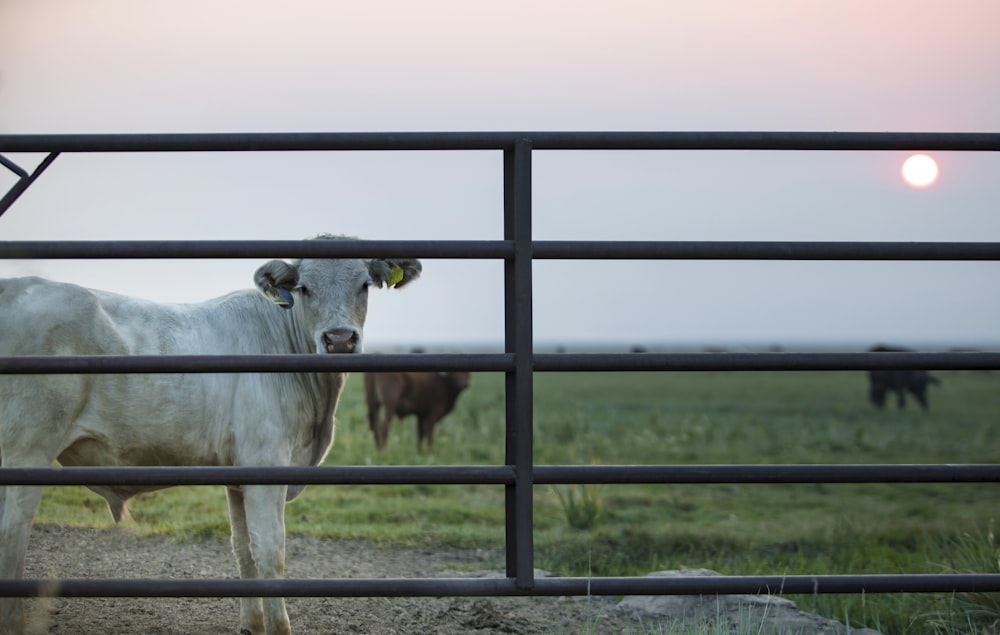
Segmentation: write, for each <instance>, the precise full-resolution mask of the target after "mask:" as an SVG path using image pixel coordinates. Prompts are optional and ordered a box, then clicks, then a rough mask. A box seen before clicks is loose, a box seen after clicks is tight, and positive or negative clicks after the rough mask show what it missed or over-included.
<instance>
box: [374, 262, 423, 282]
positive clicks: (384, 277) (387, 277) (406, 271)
mask: <svg viewBox="0 0 1000 635" xmlns="http://www.w3.org/2000/svg"><path fill="white" fill-rule="evenodd" d="M422 270H423V266H422V265H421V264H420V261H419V260H416V259H413V258H389V259H386V260H370V261H369V262H368V271H369V273H370V274H371V276H372V281H374V283H375V285H376V286H377V287H379V288H381V287H382V285H383V284H384V285H386V286H387V287H389V288H393V287H395V288H396V289H399V288H400V287H403V286H405V285H408V284H410V283H411V282H413V281H414V280H416V279H417V278H419V277H420V272H421V271H422Z"/></svg>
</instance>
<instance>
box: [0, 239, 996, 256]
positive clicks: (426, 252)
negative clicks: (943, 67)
mask: <svg viewBox="0 0 1000 635" xmlns="http://www.w3.org/2000/svg"><path fill="white" fill-rule="evenodd" d="M375 255H377V256H379V257H413V258H468V259H476V258H478V259H509V258H512V257H513V256H514V245H513V242H512V241H503V240H496V241H484V240H480V241H476V240H465V241H462V240H452V241H447V240H434V241H427V240H424V241H419V240H417V241H405V240H365V241H315V240H312V241H310V240H244V241H238V240H205V241H189V240H185V241H152V240H150V241H145V240H133V241H6V242H0V259H2V258H6V259H29V258H38V259H49V260H59V259H122V258H157V259H178V258H275V257H300V258H355V257H371V256H375ZM533 257H534V258H535V259H536V260H537V259H552V260H555V259H580V260H584V259H593V260H653V259H659V260H926V261H936V260H956V261H984V260H986V261H991V260H1000V243H971V242H970V243H963V242H958V243H954V242H952V243H935V242H905V243H904V242H787V241H782V242H768V241H544V240H543V241H535V242H534V243H533Z"/></svg>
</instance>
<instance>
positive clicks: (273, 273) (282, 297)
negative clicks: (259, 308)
mask: <svg viewBox="0 0 1000 635" xmlns="http://www.w3.org/2000/svg"><path fill="white" fill-rule="evenodd" d="M253 281H254V283H256V285H257V288H258V289H260V290H261V293H263V294H264V295H265V296H267V297H268V299H270V300H271V301H272V302H274V303H275V304H277V305H278V306H280V307H282V308H284V309H290V308H292V305H293V304H295V301H294V300H292V294H291V289H293V288H294V287H295V285H296V284H298V282H299V269H298V267H296V266H294V265H290V264H288V263H287V262H285V261H284V260H272V261H270V262H266V263H264V264H263V265H261V266H260V268H259V269H257V272H256V273H255V274H253Z"/></svg>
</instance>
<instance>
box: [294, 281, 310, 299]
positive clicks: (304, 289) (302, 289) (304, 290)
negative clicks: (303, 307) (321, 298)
mask: <svg viewBox="0 0 1000 635" xmlns="http://www.w3.org/2000/svg"><path fill="white" fill-rule="evenodd" d="M295 288H296V289H298V290H299V293H301V294H302V295H303V296H307V295H309V288H308V287H305V286H302V285H301V284H300V285H299V286H297V287H295Z"/></svg>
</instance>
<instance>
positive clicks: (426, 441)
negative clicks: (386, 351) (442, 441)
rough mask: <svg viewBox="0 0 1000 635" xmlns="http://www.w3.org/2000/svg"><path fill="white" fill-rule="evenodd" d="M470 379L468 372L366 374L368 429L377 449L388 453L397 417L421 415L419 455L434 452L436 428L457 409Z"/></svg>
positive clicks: (418, 428)
mask: <svg viewBox="0 0 1000 635" xmlns="http://www.w3.org/2000/svg"><path fill="white" fill-rule="evenodd" d="M469 379H470V377H469V373H467V372H441V373H432V372H408V373H407V372H402V373H365V401H366V402H367V403H368V425H369V426H370V427H371V430H372V434H374V435H375V447H376V448H378V450H379V451H382V450H384V449H385V444H386V442H387V441H388V439H389V426H390V425H391V424H392V419H393V417H399V418H400V419H402V418H403V417H407V416H409V415H417V451H418V452H419V451H423V450H426V451H428V452H430V450H431V448H432V447H433V445H434V426H435V425H436V424H437V422H438V421H440V420H441V419H443V418H444V416H445V415H446V414H448V413H449V412H451V411H452V409H453V408H454V407H455V402H456V401H457V400H458V396H459V395H460V394H461V393H462V391H463V390H465V389H466V388H468V387H469ZM380 411H381V412H380Z"/></svg>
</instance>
